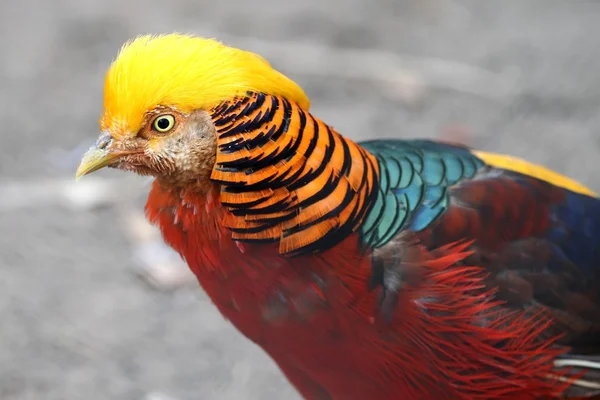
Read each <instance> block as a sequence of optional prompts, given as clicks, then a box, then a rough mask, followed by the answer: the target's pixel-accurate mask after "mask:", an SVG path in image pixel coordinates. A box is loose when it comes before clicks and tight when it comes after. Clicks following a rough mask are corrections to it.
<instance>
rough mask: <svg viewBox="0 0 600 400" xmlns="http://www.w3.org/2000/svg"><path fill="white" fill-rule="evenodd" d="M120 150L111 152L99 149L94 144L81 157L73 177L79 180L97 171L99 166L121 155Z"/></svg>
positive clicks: (101, 166)
mask: <svg viewBox="0 0 600 400" xmlns="http://www.w3.org/2000/svg"><path fill="white" fill-rule="evenodd" d="M122 155H123V153H122V152H111V151H109V150H105V149H99V148H98V147H96V146H94V147H91V148H90V149H89V150H88V151H87V152H86V153H85V154H84V155H83V158H82V159H81V163H80V164H79V167H78V168H77V172H76V173H75V179H76V180H79V179H81V178H82V177H83V176H85V175H87V174H91V173H92V172H94V171H98V170H99V169H101V168H104V167H106V166H107V165H109V164H110V163H111V162H113V160H115V159H116V158H119V157H120V156H122Z"/></svg>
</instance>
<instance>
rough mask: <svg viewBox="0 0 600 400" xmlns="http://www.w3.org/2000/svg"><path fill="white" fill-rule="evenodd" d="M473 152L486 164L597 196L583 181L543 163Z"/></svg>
mask: <svg viewBox="0 0 600 400" xmlns="http://www.w3.org/2000/svg"><path fill="white" fill-rule="evenodd" d="M473 154H475V155H476V156H477V157H479V158H481V159H482V160H483V161H484V162H485V163H486V164H489V165H491V166H493V167H497V168H502V169H507V170H510V171H515V172H519V173H521V174H524V175H528V176H531V177H533V178H537V179H539V180H542V181H545V182H548V183H551V184H553V185H554V186H558V187H561V188H563V189H567V190H570V191H572V192H576V193H581V194H585V195H588V196H592V197H597V194H596V193H594V192H593V191H592V190H591V189H589V188H587V187H586V186H584V185H582V184H581V183H579V182H577V181H575V180H573V179H571V178H568V177H566V176H564V175H561V174H559V173H557V172H554V171H551V170H549V169H548V168H545V167H542V166H541V165H535V164H532V163H530V162H527V161H525V160H523V159H521V158H517V157H511V156H507V155H503V154H495V153H486V152H483V151H473Z"/></svg>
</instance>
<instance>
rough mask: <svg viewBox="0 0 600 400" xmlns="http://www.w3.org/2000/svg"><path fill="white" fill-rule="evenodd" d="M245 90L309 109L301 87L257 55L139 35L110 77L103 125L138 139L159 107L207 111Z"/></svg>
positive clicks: (198, 41) (175, 37) (205, 42)
mask: <svg viewBox="0 0 600 400" xmlns="http://www.w3.org/2000/svg"><path fill="white" fill-rule="evenodd" d="M247 91H255V92H263V93H266V94H271V95H279V96H283V97H285V98H287V99H289V100H291V101H294V102H296V103H297V104H298V105H299V106H300V107H302V108H304V109H308V107H309V106H310V101H309V99H308V97H307V96H306V94H305V93H304V91H303V90H302V88H300V86H298V85H297V84H296V83H295V82H293V81H292V80H290V79H289V78H287V77H286V76H284V75H283V74H281V73H280V72H278V71H276V70H275V69H273V68H272V67H271V65H270V64H269V63H268V62H267V61H266V60H265V59H264V58H262V57H260V56H258V55H257V54H254V53H251V52H248V51H244V50H239V49H236V48H233V47H228V46H225V45H224V44H222V43H220V42H218V41H216V40H213V39H205V38H200V37H195V36H189V35H182V34H169V35H158V36H151V35H146V36H140V37H138V38H136V39H134V40H132V41H130V42H128V43H126V44H125V45H124V46H123V48H122V49H121V51H120V53H119V55H118V57H117V59H116V60H115V61H114V62H113V63H112V65H111V66H110V68H109V70H108V72H107V74H106V79H105V82H104V113H103V115H102V119H101V120H100V125H101V128H102V130H106V129H109V130H111V132H112V133H113V135H126V134H135V133H136V132H137V131H138V130H139V129H140V128H141V126H142V123H143V121H144V117H145V114H146V112H147V111H150V110H152V109H154V108H155V107H156V106H159V105H162V106H170V107H175V108H176V109H178V110H180V111H182V112H190V111H192V110H195V109H204V110H209V109H211V108H213V107H215V106H217V105H218V104H219V103H221V102H223V101H225V100H228V99H231V98H233V97H235V96H237V95H243V94H245V93H246V92H247Z"/></svg>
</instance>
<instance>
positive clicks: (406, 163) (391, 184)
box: [360, 140, 484, 247]
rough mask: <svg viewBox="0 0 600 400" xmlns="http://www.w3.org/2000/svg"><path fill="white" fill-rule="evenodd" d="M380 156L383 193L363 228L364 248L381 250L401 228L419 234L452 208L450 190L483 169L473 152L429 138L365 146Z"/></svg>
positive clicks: (371, 143)
mask: <svg viewBox="0 0 600 400" xmlns="http://www.w3.org/2000/svg"><path fill="white" fill-rule="evenodd" d="M360 145H361V146H363V147H364V148H365V149H366V150H367V151H369V152H370V153H371V154H373V155H374V156H375V157H376V158H377V162H378V164H379V169H380V174H379V175H380V182H379V192H378V196H377V200H376V201H375V204H374V205H373V207H372V208H371V210H370V212H369V214H368V215H367V217H366V219H365V221H364V222H363V225H362V227H361V236H362V241H363V243H364V244H366V245H368V246H370V247H381V246H383V245H385V244H386V243H388V242H389V241H390V240H391V239H392V238H393V237H394V236H395V235H396V234H397V233H398V232H399V231H400V230H402V229H406V228H409V229H411V230H412V231H415V232H418V231H421V230H423V229H426V228H427V227H428V226H430V225H431V224H432V223H433V222H434V221H435V220H437V219H438V218H439V217H440V216H441V215H442V214H443V213H444V212H445V211H446V210H447V209H448V205H449V193H448V187H449V186H451V185H454V184H456V183H458V182H459V181H461V180H462V179H470V178H472V177H473V176H474V175H475V174H476V172H477V171H478V170H479V169H480V168H482V167H483V166H484V163H483V161H481V160H480V159H479V158H477V157H476V156H475V155H473V153H471V152H470V151H469V150H468V149H466V148H463V147H459V146H452V145H449V144H444V143H436V142H432V141H428V140H405V141H401V140H376V141H368V142H362V143H360Z"/></svg>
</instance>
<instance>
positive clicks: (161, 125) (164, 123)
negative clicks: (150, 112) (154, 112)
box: [156, 118, 171, 130]
mask: <svg viewBox="0 0 600 400" xmlns="http://www.w3.org/2000/svg"><path fill="white" fill-rule="evenodd" d="M169 125H171V123H170V122H169V119H168V118H159V119H158V121H156V126H158V129H163V130H164V129H167V128H168V127H169Z"/></svg>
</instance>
